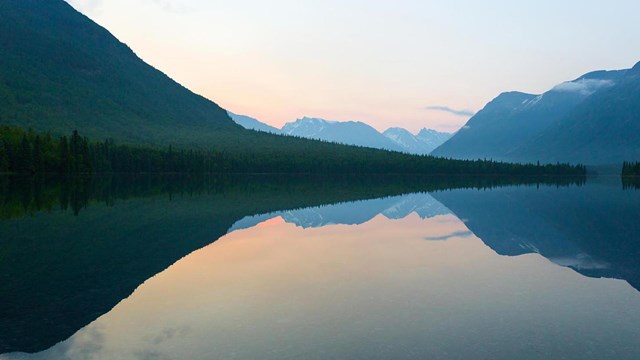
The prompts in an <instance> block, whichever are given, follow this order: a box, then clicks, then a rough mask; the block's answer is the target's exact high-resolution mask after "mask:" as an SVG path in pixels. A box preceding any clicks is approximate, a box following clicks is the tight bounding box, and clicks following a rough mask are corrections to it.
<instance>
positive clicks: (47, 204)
mask: <svg viewBox="0 0 640 360" xmlns="http://www.w3.org/2000/svg"><path fill="white" fill-rule="evenodd" d="M541 182H551V183H553V184H555V185H569V184H581V183H582V182H583V179H567V178H561V179H548V178H547V179H536V178H524V179H522V178H521V179H517V178H513V179H508V178H492V177H487V178H476V179H468V178H455V179H452V178H448V179H447V178H425V177H406V176H402V177H379V178H378V177H371V176H369V177H366V178H359V177H331V178H329V177H321V178H318V177H290V176H287V177H284V176H269V177H264V176H253V177H234V176H226V177H157V176H137V177H96V178H93V179H91V178H82V177H80V178H67V179H53V178H52V179H44V178H33V177H32V178H3V179H2V180H1V181H0V187H2V192H1V194H2V198H1V199H0V204H1V205H2V206H1V214H2V218H3V220H1V221H0V233H1V234H2V240H1V242H0V259H2V261H0V274H2V275H3V281H2V282H0V298H1V299H2V307H0V353H5V352H13V351H22V352H35V351H41V350H44V349H47V348H49V347H51V346H53V345H54V344H56V343H57V342H59V341H62V340H64V339H67V338H68V337H70V336H71V335H72V334H73V333H74V332H75V331H77V330H78V329H80V328H82V327H84V326H85V325H87V324H88V323H89V322H91V321H93V320H95V319H96V318H97V317H99V316H100V315H102V314H104V313H106V312H108V311H109V310H110V309H111V308H112V307H113V306H115V305H116V304H117V303H118V302H119V301H121V300H122V299H124V298H126V297H127V296H129V295H130V294H131V293H132V292H133V291H134V290H135V288H136V287H137V286H139V285H140V284H141V283H142V282H144V281H145V280H147V279H148V278H150V277H151V276H153V275H155V274H157V273H158V272H160V271H162V270H164V269H166V268H167V267H168V266H170V265H171V264H173V263H174V262H175V261H177V260H178V259H180V258H182V257H184V256H186V255H187V254H189V253H191V252H193V251H194V250H197V249H199V248H201V247H203V246H206V245H208V244H210V243H212V242H213V241H215V240H216V239H218V238H219V237H221V236H222V235H224V234H225V233H226V232H227V231H228V229H229V228H230V227H231V225H232V224H234V223H235V222H236V221H237V220H239V219H242V218H244V217H245V216H248V215H255V214H262V213H267V212H273V211H278V210H287V209H296V208H304V207H309V206H318V205H323V204H332V203H338V202H345V201H354V200H362V199H372V198H378V197H385V196H391V195H400V194H406V193H412V192H419V191H425V192H426V191H437V190H445V189H452V188H477V189H485V188H491V187H495V186H500V185H509V184H531V185H534V186H535V185H539V184H540V183H541ZM23 215H28V216H23Z"/></svg>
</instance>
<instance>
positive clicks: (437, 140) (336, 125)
mask: <svg viewBox="0 0 640 360" xmlns="http://www.w3.org/2000/svg"><path fill="white" fill-rule="evenodd" d="M229 116H231V119H232V120H233V121H235V122H236V123H237V124H239V125H241V126H242V127H244V128H245V129H250V130H257V131H263V132H269V133H273V134H285V135H292V136H299V137H303V138H307V139H319V140H324V141H330V142H336V143H342V144H347V145H358V146H366V147H371V148H377V149H385V150H392V151H400V152H405V153H408V154H417V155H428V154H429V153H430V152H431V151H433V149H435V148H436V147H438V146H439V145H441V144H442V143H443V142H445V141H446V140H448V139H449V138H450V137H451V134H449V133H441V132H438V131H435V130H431V129H426V128H425V129H422V130H421V131H420V133H418V134H417V135H414V134H412V133H410V132H409V131H408V130H406V129H403V128H398V127H395V128H390V129H388V130H387V131H385V132H384V133H382V134H381V133H379V132H378V131H377V130H376V129H374V128H373V127H371V126H370V125H367V124H365V123H363V122H354V121H348V122H339V121H329V120H324V119H317V118H307V117H305V118H302V119H298V120H296V121H294V122H290V123H287V124H285V125H284V127H283V128H282V129H277V128H275V127H273V126H270V125H267V124H265V123H263V122H260V121H259V120H257V119H254V118H252V117H249V116H244V115H236V114H233V113H232V112H229Z"/></svg>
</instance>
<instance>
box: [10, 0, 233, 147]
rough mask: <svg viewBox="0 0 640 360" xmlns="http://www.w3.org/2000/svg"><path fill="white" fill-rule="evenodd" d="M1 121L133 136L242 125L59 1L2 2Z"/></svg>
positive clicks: (193, 136)
mask: <svg viewBox="0 0 640 360" xmlns="http://www.w3.org/2000/svg"><path fill="white" fill-rule="evenodd" d="M0 14H1V15H0V16H1V21H0V122H1V123H3V124H12V125H18V126H21V127H25V128H27V127H30V128H33V129H35V130H41V131H53V132H55V133H64V134H66V133H68V132H69V131H71V130H74V129H78V130H81V131H82V132H83V133H84V134H86V135H88V136H89V137H92V138H103V137H113V138H116V139H119V140H124V141H127V142H134V143H151V144H162V143H167V142H172V143H174V144H176V143H178V144H192V143H196V144H202V143H207V142H209V141H212V140H214V139H215V137H216V133H219V132H230V133H239V132H241V131H242V129H241V128H240V126H238V125H236V124H235V123H234V122H233V121H231V119H230V118H229V117H228V115H227V113H226V112H225V111H224V110H223V109H221V108H220V107H219V106H218V105H216V104H215V103H213V102H211V101H209V100H207V99H205V98H203V97H201V96H198V95H196V94H194V93H192V92H191V91H189V90H187V89H186V88H184V87H182V86H181V85H179V84H178V83H176V82H175V81H173V80H171V79H170V78H169V77H167V76H166V75H164V74H163V73H161V72H160V71H158V70H156V69H154V68H153V67H151V66H150V65H148V64H146V63H145V62H143V61H142V60H141V59H140V58H138V57H137V56H136V55H135V54H134V53H133V51H131V49H129V48H128V47H127V46H126V45H124V44H123V43H121V42H120V41H118V40H117V39H116V38H115V37H113V36H112V35H111V34H110V33H109V32H108V31H107V30H105V29H104V28H102V27H100V26H98V25H97V24H95V23H94V22H93V21H91V20H90V19H88V18H87V17H85V16H84V15H82V14H80V13H78V12H77V11H75V10H74V9H73V8H72V7H71V6H70V5H68V4H67V3H66V2H64V1H62V0H3V1H2V2H0Z"/></svg>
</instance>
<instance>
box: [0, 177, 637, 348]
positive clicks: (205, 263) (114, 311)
mask: <svg viewBox="0 0 640 360" xmlns="http://www.w3.org/2000/svg"><path fill="white" fill-rule="evenodd" d="M0 187H1V188H2V189H3V192H2V193H3V194H4V195H3V197H2V198H1V199H0V200H2V201H1V203H0V205H1V213H0V215H1V220H0V233H1V234H2V238H0V276H2V282H1V283H0V359H3V360H4V359H513V358H519V359H549V358H553V359H638V358H640V346H639V345H638V339H640V292H639V290H640V235H639V234H640V191H639V190H637V189H636V188H635V187H633V186H623V184H622V183H621V181H620V179H619V178H615V177H611V178H607V177H604V178H595V179H588V180H586V181H585V180H584V179H578V180H573V179H487V178H484V179H462V178H459V179H441V178H430V179H425V178H391V179H389V178H375V177H374V178H367V179H355V178H321V179H315V178H305V177H293V178H292V177H267V178H264V177H258V176H256V177H248V178H247V177H223V178H218V177H203V178H183V177H162V178H158V177H142V176H139V177H128V178H98V179H63V180H60V179H19V178H4V179H2V181H0Z"/></svg>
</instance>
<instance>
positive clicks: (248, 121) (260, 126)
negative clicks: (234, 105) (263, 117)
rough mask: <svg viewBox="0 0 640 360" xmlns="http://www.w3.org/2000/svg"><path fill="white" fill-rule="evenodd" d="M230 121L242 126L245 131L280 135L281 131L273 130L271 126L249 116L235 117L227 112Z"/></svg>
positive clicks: (235, 115)
mask: <svg viewBox="0 0 640 360" xmlns="http://www.w3.org/2000/svg"><path fill="white" fill-rule="evenodd" d="M227 113H228V114H229V117H231V120H233V121H234V122H235V123H236V124H238V125H240V126H242V127H243V128H245V129H249V130H256V131H262V132H268V133H272V134H281V133H282V131H281V130H280V129H278V128H275V127H273V126H271V125H267V124H265V123H263V122H260V121H259V120H257V119H254V118H252V117H250V116H246V115H237V114H234V113H232V112H231V111H227Z"/></svg>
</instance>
